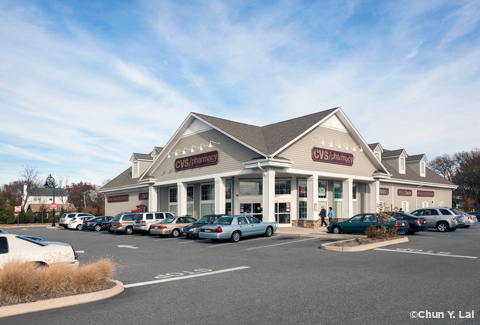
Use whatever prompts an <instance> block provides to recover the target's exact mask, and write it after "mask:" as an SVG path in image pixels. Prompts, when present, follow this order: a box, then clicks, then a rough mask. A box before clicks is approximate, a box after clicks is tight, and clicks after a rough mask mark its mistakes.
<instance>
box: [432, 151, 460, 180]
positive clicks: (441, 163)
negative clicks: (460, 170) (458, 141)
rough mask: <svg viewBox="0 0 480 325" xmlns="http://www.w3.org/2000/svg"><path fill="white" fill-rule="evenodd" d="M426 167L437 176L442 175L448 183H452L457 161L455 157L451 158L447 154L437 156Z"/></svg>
mask: <svg viewBox="0 0 480 325" xmlns="http://www.w3.org/2000/svg"><path fill="white" fill-rule="evenodd" d="M427 165H428V167H429V168H430V169H432V170H434V171H435V172H437V173H438V174H440V175H442V176H443V177H445V178H446V179H448V180H449V181H452V179H453V176H454V175H455V171H456V169H457V167H458V161H457V159H456V157H452V156H450V155H449V154H444V155H442V156H437V157H435V158H433V159H432V160H430V161H429V162H428V164H427Z"/></svg>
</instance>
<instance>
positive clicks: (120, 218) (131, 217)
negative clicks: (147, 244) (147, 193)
mask: <svg viewBox="0 0 480 325" xmlns="http://www.w3.org/2000/svg"><path fill="white" fill-rule="evenodd" d="M136 215H137V213H135V212H124V213H119V214H117V215H116V216H115V217H113V219H112V221H111V222H110V230H109V232H110V233H113V232H123V233H124V234H127V235H131V234H133V223H134V221H135V216H136Z"/></svg>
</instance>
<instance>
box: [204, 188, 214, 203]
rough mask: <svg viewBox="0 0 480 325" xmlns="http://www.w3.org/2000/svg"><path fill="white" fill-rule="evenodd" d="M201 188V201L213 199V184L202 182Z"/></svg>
mask: <svg viewBox="0 0 480 325" xmlns="http://www.w3.org/2000/svg"><path fill="white" fill-rule="evenodd" d="M201 188H202V190H201V193H202V194H201V198H202V201H209V200H215V184H204V185H202V186H201Z"/></svg>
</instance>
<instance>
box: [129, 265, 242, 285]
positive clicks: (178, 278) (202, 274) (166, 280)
mask: <svg viewBox="0 0 480 325" xmlns="http://www.w3.org/2000/svg"><path fill="white" fill-rule="evenodd" d="M249 268H250V266H239V267H234V268H231V269H225V270H218V271H212V272H207V273H200V274H193V275H185V276H180V277H175V278H169V279H163V280H154V281H147V282H139V283H131V284H126V285H124V286H123V287H124V288H125V289H128V288H133V287H140V286H146V285H150V284H157V283H163V282H170V281H178V280H185V279H191V278H197V277H200V276H206V275H213V274H220V273H226V272H233V271H239V270H244V269H249Z"/></svg>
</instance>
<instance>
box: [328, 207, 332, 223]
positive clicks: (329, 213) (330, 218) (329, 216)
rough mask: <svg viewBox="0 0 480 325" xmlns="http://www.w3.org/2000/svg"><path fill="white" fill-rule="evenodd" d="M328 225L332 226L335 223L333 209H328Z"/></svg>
mask: <svg viewBox="0 0 480 325" xmlns="http://www.w3.org/2000/svg"><path fill="white" fill-rule="evenodd" d="M328 210H329V211H328V224H329V225H331V224H332V222H333V209H332V207H329V208H328Z"/></svg>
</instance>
